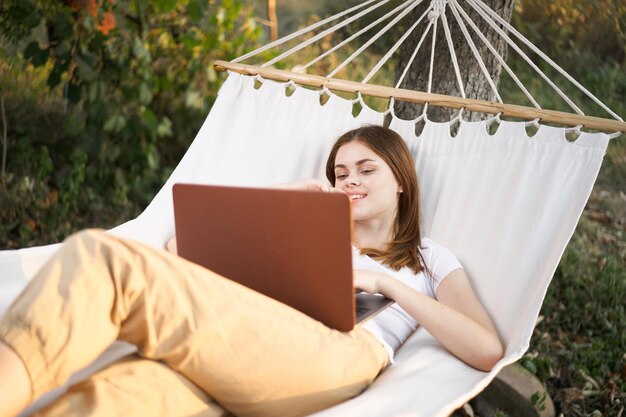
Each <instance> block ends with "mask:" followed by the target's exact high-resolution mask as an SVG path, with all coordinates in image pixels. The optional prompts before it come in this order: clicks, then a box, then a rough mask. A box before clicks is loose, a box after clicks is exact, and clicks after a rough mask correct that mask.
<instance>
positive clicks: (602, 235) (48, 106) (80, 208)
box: [0, 0, 626, 416]
mask: <svg viewBox="0 0 626 417" xmlns="http://www.w3.org/2000/svg"><path fill="white" fill-rule="evenodd" d="M268 3H269V2H268V1H265V0H222V1H216V0H210V1H207V0H154V1H150V2H148V1H147V0H125V1H122V0H117V1H115V0H97V1H96V0H66V1H63V2H58V1H54V0H38V1H35V0H19V1H18V0H5V1H3V2H2V3H0V123H1V124H0V125H1V126H2V130H1V131H0V134H1V137H0V139H1V143H0V146H1V149H2V159H1V167H0V169H1V171H0V175H1V177H0V219H1V222H0V249H11V248H19V247H27V246H32V245H38V244H46V243H52V242H58V241H60V240H62V239H63V238H65V237H66V236H67V235H68V234H70V233H71V232H73V231H76V230H79V229H81V228H85V227H93V226H97V227H103V228H109V227H112V226H114V225H117V224H120V223H122V222H124V221H126V220H129V219H131V218H133V217H135V216H136V215H138V214H139V213H140V212H141V210H143V208H144V207H145V206H146V205H147V203H148V202H149V201H150V199H151V198H152V197H153V196H154V194H155V193H156V191H157V190H158V189H159V188H160V186H161V185H162V184H163V182H164V181H165V180H166V179H167V177H168V176H169V174H170V173H171V171H172V170H173V168H174V167H175V165H176V164H177V162H178V161H179V160H180V158H181V157H182V155H183V154H184V152H185V150H186V149H187V147H188V146H189V144H190V143H191V141H192V140H193V138H194V137H195V135H196V133H197V131H198V130H199V128H200V126H201V124H202V122H203V121H204V118H205V117H206V115H207V114H208V112H209V110H210V108H211V105H212V104H213V101H214V100H215V96H216V94H217V90H218V89H219V86H220V84H221V82H222V81H223V80H224V75H223V74H217V73H215V71H214V70H213V69H212V66H211V63H212V61H213V60H215V59H224V60H230V59H232V58H234V57H237V56H239V55H242V54H243V53H245V52H247V51H249V50H251V49H253V48H255V47H257V46H259V45H260V44H263V43H266V42H268V40H269V37H270V31H269V28H268V27H269V23H270V22H269V21H270V20H271V14H268ZM357 3H358V2H357V1H356V0H351V1H348V0H343V1H338V0H335V1H330V0H328V1H319V2H301V1H296V0H277V1H276V15H277V17H278V19H277V29H278V33H279V34H280V35H285V34H287V33H289V32H291V31H293V30H295V29H297V28H299V27H302V26H304V25H306V24H309V23H312V22H314V21H316V20H319V19H321V18H322V17H324V16H327V15H329V14H330V13H334V12H337V11H339V10H343V9H345V8H346V7H348V6H350V5H354V4H357ZM513 24H514V26H515V27H517V28H518V29H519V30H520V31H521V32H522V33H523V34H524V35H525V36H527V37H528V38H529V39H530V40H531V41H533V42H534V43H535V44H537V45H539V46H540V48H541V49H542V50H543V51H544V52H546V53H547V54H548V55H549V56H551V57H553V58H554V59H555V60H556V61H557V62H558V63H559V64H560V65H561V66H562V67H563V68H565V69H566V70H567V71H568V72H569V73H570V74H571V75H572V76H574V78H576V79H577V80H579V81H580V82H581V83H582V84H583V85H584V86H586V87H587V88H588V89H589V90H591V91H592V92H593V93H594V94H596V95H597V96H598V97H599V98H601V99H602V100H603V101H605V103H607V104H608V106H609V107H611V108H612V109H613V110H614V111H615V112H617V114H619V115H621V116H623V115H624V114H626V112H625V111H624V110H625V104H624V97H625V93H626V59H625V58H626V32H625V27H626V4H624V2H623V1H617V0H608V1H604V2H587V1H583V0H553V1H550V0H517V2H516V8H515V13H514V16H513ZM349 30H352V29H348V31H349ZM340 35H341V34H339V36H340ZM326 41H327V42H328V40H326ZM381 42H382V44H381V46H380V47H379V50H376V49H374V50H373V52H371V54H372V55H371V56H369V57H366V61H365V62H366V63H365V64H361V65H362V66H357V67H356V68H352V69H351V71H352V72H351V74H352V75H353V76H355V79H358V78H359V77H358V75H356V74H359V75H360V74H363V75H364V74H366V73H367V71H368V69H369V67H367V63H368V62H374V59H375V58H376V57H377V54H380V53H384V51H385V50H386V48H387V47H388V42H389V41H388V40H385V39H383V40H382V41H381ZM381 51H382V52H381ZM508 62H509V64H510V65H511V66H512V67H513V68H514V69H516V72H517V73H518V74H519V75H520V77H521V78H522V80H523V82H524V84H525V85H526V86H527V87H528V88H529V89H530V90H531V92H532V93H533V95H535V96H536V97H537V98H538V101H539V102H540V103H542V105H544V107H547V108H554V109H564V107H563V106H564V105H563V103H562V102H561V101H560V100H556V99H555V97H556V95H555V94H553V93H552V94H551V93H550V92H549V91H548V90H547V89H545V88H543V86H542V85H541V84H540V83H537V81H536V76H534V75H533V74H531V73H530V72H529V71H528V69H527V68H526V66H524V65H523V64H522V62H521V60H520V59H519V58H517V57H515V56H513V55H510V57H509V59H508ZM282 65H283V66H288V65H289V63H288V62H287V63H285V64H282ZM325 69H326V68H324V67H321V68H317V70H319V71H322V73H323V71H324V70H325ZM542 69H544V70H546V72H548V74H549V75H550V76H551V77H554V78H555V79H556V78H558V77H559V76H558V75H557V74H554V73H553V72H551V71H550V69H548V68H542ZM392 80H393V65H391V64H390V65H389V66H388V67H387V68H385V69H384V70H383V71H382V72H381V74H380V75H379V78H377V79H376V80H375V81H376V82H378V83H383V84H386V85H390V84H392V82H393V81H392ZM500 91H501V92H502V93H503V99H504V100H505V101H509V102H513V103H521V104H525V103H524V99H523V98H522V97H521V96H519V93H517V89H516V88H514V87H513V83H512V81H511V80H510V79H507V78H506V77H503V79H502V87H501V89H500ZM567 93H568V94H569V95H570V96H571V97H573V98H574V99H576V100H578V101H579V102H583V103H584V104H585V105H586V104H588V100H586V99H585V98H584V97H581V95H580V93H578V92H576V91H574V90H568V91H567ZM372 105H373V106H376V105H377V104H376V103H374V104H372ZM599 115H601V116H605V115H604V114H599ZM625 174H626V142H625V141H624V139H623V138H618V139H616V140H613V141H612V143H611V146H610V148H609V151H608V153H607V155H606V158H605V162H604V165H603V168H602V170H601V172H600V176H599V178H598V181H597V184H596V187H595V188H594V191H593V194H592V197H591V199H590V201H589V204H588V206H587V208H586V210H585V213H584V215H583V217H582V218H581V221H580V223H579V226H578V228H577V230H576V233H575V235H574V237H573V239H572V241H571V243H570V244H569V246H568V248H567V250H566V252H565V254H564V256H563V259H562V262H561V264H560V265H559V268H558V270H557V273H556V275H555V277H554V279H553V282H552V284H551V286H550V289H549V291H548V294H547V296H546V301H545V304H544V308H543V309H542V311H541V315H540V318H539V321H538V325H537V327H536V329H535V333H534V337H533V339H532V341H531V346H530V349H529V351H528V353H527V355H525V357H524V358H523V360H522V363H523V364H524V366H525V367H526V368H528V369H529V370H531V371H532V372H534V373H535V374H536V375H537V376H538V377H539V378H540V379H541V380H542V381H544V382H545V383H546V385H547V387H548V390H549V392H550V394H551V395H552V397H553V398H554V399H555V402H556V405H557V412H558V413H563V415H566V416H583V415H598V416H599V415H603V416H621V415H622V413H623V410H624V404H625V402H626V395H625V394H624V392H625V386H626V332H625V331H624V329H625V328H626V326H625V324H626V320H625V317H626V314H625V312H624V300H626V268H625V263H626V242H625V239H624V231H625V229H626V187H625V184H626V175H625Z"/></svg>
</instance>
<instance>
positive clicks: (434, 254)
mask: <svg viewBox="0 0 626 417" xmlns="http://www.w3.org/2000/svg"><path fill="white" fill-rule="evenodd" d="M420 250H421V251H422V256H423V257H424V261H425V262H426V266H427V267H428V270H429V271H430V272H431V273H432V274H433V275H434V278H435V280H439V279H443V278H444V277H445V276H446V275H448V274H449V273H450V272H452V271H453V270H455V269H458V268H462V267H463V266H462V265H461V262H460V261H459V259H458V258H457V256H456V255H455V254H454V253H453V252H452V251H451V250H450V249H448V248H447V247H446V246H444V245H442V244H440V243H438V242H435V241H434V240H432V239H431V238H430V237H423V238H422V239H421V242H420Z"/></svg>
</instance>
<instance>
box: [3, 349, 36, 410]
mask: <svg viewBox="0 0 626 417" xmlns="http://www.w3.org/2000/svg"><path fill="white" fill-rule="evenodd" d="M30 400H31V384H30V378H29V376H28V373H27V372H26V368H25V367H24V363H23V362H22V360H21V359H20V357H19V356H18V355H17V353H15V352H14V351H13V350H12V349H11V348H9V347H8V346H7V345H5V344H4V343H2V342H0V404H1V405H0V415H2V416H11V417H12V416H16V415H17V414H18V413H19V412H20V411H21V410H22V409H23V408H24V407H26V406H27V405H28V403H29V402H30Z"/></svg>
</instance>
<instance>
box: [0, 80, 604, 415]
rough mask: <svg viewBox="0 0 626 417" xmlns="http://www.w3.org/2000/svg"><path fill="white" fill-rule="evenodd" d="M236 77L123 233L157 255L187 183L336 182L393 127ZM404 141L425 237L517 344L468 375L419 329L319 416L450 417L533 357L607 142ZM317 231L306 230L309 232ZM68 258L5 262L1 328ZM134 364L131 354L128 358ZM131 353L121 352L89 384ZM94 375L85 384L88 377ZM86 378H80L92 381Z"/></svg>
mask: <svg viewBox="0 0 626 417" xmlns="http://www.w3.org/2000/svg"><path fill="white" fill-rule="evenodd" d="M285 91H286V88H285V84H282V83H277V82H273V81H268V80H265V81H264V82H263V84H262V86H261V87H260V88H259V89H256V88H255V78H254V77H249V76H243V75H239V74H234V73H231V74H230V75H229V77H228V79H227V81H226V83H225V84H224V85H223V87H222V89H221V90H220V93H219V96H218V99H217V101H216V103H215V105H214V107H213V109H212V111H211V113H210V114H209V116H208V117H207V119H206V121H205V123H204V125H203V126H202V129H201V130H200V132H199V133H198V135H197V137H196V139H195V141H194V142H193V143H192V145H191V146H190V148H189V150H188V152H187V153H186V154H185V156H184V158H183V159H182V160H181V162H180V164H179V165H178V167H177V168H176V169H175V171H174V172H173V173H172V175H171V177H170V178H169V180H168V181H167V183H166V184H165V185H164V186H163V188H162V189H161V190H160V191H159V193H158V194H157V195H156V196H155V198H154V199H153V201H152V202H151V203H150V205H149V206H148V207H147V208H146V210H145V211H144V212H143V213H142V214H141V215H140V216H139V217H137V218H136V219H134V220H132V221H130V222H128V223H125V224H123V225H120V226H118V227H116V228H114V229H112V230H111V233H113V234H116V235H120V236H125V237H128V238H132V239H135V240H138V241H141V242H144V243H147V244H149V245H152V246H155V247H163V245H164V243H165V242H166V240H167V239H168V238H169V237H170V236H172V235H173V234H174V222H173V208H172V196H171V187H172V184H174V183H175V182H192V183H213V184H225V185H245V186H267V185H270V184H272V183H276V182H283V181H288V180H293V179H298V178H306V177H317V178H321V179H322V178H323V172H324V169H323V166H324V162H325V158H326V154H327V152H328V151H329V149H330V146H331V145H332V143H333V142H334V140H335V139H336V138H337V137H338V136H339V135H340V134H341V133H343V132H345V131H347V130H349V129H351V128H355V127H358V126H360V125H362V124H364V123H378V124H380V123H382V121H383V117H384V114H382V113H379V112H376V111H374V110H372V109H370V108H367V107H364V108H363V109H362V111H361V113H360V114H359V115H358V117H356V118H355V117H353V116H352V102H351V101H349V100H345V99H343V98H340V97H338V96H336V95H334V94H331V96H330V99H329V100H328V101H327V103H326V104H325V105H323V106H322V105H320V102H319V98H320V94H319V92H318V91H314V90H308V89H305V88H303V87H296V89H295V91H294V93H293V94H292V95H291V96H289V97H288V96H287V95H286V94H285ZM391 127H392V128H393V129H395V130H396V131H397V132H399V133H400V134H401V135H402V136H403V137H404V138H405V140H406V141H407V143H408V144H409V147H410V149H411V150H412V152H413V154H414V157H415V161H416V165H417V170H418V176H419V179H420V185H421V192H422V196H421V198H422V202H423V205H422V207H423V209H422V210H423V230H424V233H425V235H427V236H430V237H431V238H432V239H434V240H435V241H437V242H439V243H441V244H443V245H445V246H447V247H449V248H450V249H451V250H452V251H453V252H455V253H456V254H457V256H458V257H459V259H460V260H461V262H462V263H463V264H464V266H465V268H466V270H467V272H468V275H469V276H470V279H471V281H472V283H473V286H474V288H475V290H476V292H477V293H478V295H479V298H480V299H481V300H482V302H483V303H484V304H485V306H486V308H487V310H488V311H489V313H490V314H491V317H492V318H493V319H494V321H495V323H496V326H497V328H498V331H499V332H500V335H501V336H502V338H503V340H504V341H505V343H506V355H505V357H504V358H503V359H502V360H501V361H500V362H499V363H498V365H497V366H496V367H495V369H493V370H492V371H491V372H490V373H484V372H479V371H477V370H475V369H473V368H470V367H468V366H467V365H465V364H463V363H462V362H460V361H459V360H457V359H455V358H454V357H453V356H452V355H450V354H449V353H447V352H446V351H445V350H444V349H443V348H442V347H441V346H440V345H439V344H438V343H437V342H436V341H435V339H433V338H432V337H431V336H430V335H429V334H428V333H427V332H426V331H425V330H423V329H419V330H418V331H417V332H416V333H415V334H414V335H412V336H411V337H410V339H409V340H408V341H407V342H406V344H405V345H404V346H403V347H402V348H401V349H400V350H399V351H398V353H397V356H396V363H395V364H394V365H393V366H391V367H389V368H388V369H387V370H386V371H385V372H384V373H383V374H382V375H381V376H380V377H379V378H378V379H377V380H376V381H375V383H374V384H373V385H372V386H371V387H370V388H369V389H368V390H367V391H366V392H364V393H363V394H362V395H360V396H359V397H357V398H355V399H352V400H350V401H347V402H345V403H343V404H340V405H338V406H335V407H333V408H330V409H327V410H324V411H322V412H320V413H317V414H316V416H346V415H354V416H377V417H378V416H403V417H404V416H447V415H449V414H450V413H451V412H452V411H453V410H455V409H456V408H458V407H460V406H462V405H463V404H464V403H465V402H467V401H468V400H470V399H471V398H472V397H474V396H475V395H476V394H478V393H479V392H480V391H481V390H482V389H483V388H485V387H486V386H487V385H488V383H489V382H490V381H491V380H492V379H493V378H494V377H495V375H496V374H497V373H498V371H499V370H500V369H501V368H502V367H503V366H505V365H507V364H510V363H512V362H514V361H516V360H517V359H519V358H520V357H521V356H522V354H523V353H524V352H525V351H526V349H527V348H528V344H529V340H530V337H531V334H532V331H533V327H534V324H535V320H536V318H537V316H538V313H539V310H540V307H541V304H542V301H543V298H544V295H545V292H546V289H547V286H548V283H549V282H550V279H551V277H552V275H553V273H554V271H555V269H556V267H557V264H558V262H559V260H560V257H561V255H562V253H563V251H564V249H565V246H566V244H567V242H568V241H569V239H570V237H571V235H572V233H573V232H574V228H575V227H576V224H577V222H578V219H579V217H580V215H581V213H582V210H583V208H584V206H585V203H586V201H587V199H588V197H589V194H590V192H591V189H592V187H593V184H594V182H595V179H596V176H597V173H598V171H599V169H600V165H601V162H602V158H603V156H604V153H605V150H606V147H607V144H608V142H609V137H608V135H606V134H604V133H594V134H590V133H584V132H583V133H582V134H581V135H580V137H579V138H578V139H577V140H576V141H575V142H568V141H567V140H566V139H565V133H564V132H565V130H564V129H563V128H553V127H547V126H541V127H540V129H539V131H538V132H537V134H536V135H535V136H534V137H532V138H529V137H528V136H527V134H526V130H525V125H524V123H521V122H520V123H518V122H501V123H500V126H499V128H498V130H497V132H496V133H495V134H494V135H493V136H490V135H489V134H488V133H487V130H488V129H487V124H486V122H464V121H462V122H460V130H459V133H458V135H457V136H456V137H455V138H451V137H450V133H449V132H450V123H433V122H428V121H427V122H426V125H425V128H424V130H423V132H422V134H421V136H420V137H415V134H414V130H415V126H414V123H412V122H408V121H403V120H400V119H397V118H395V117H393V121H392V123H391ZM303 221H306V219H303ZM57 247H58V246H57V245H49V246H43V247H37V248H30V249H21V250H17V251H2V252H0V314H2V311H4V310H5V309H6V308H7V307H8V304H9V302H10V301H11V299H13V298H14V297H15V295H16V294H17V292H18V291H19V290H20V289H21V288H23V287H24V286H25V285H26V283H27V282H28V280H29V279H31V278H32V276H33V275H34V274H35V273H36V271H37V270H38V269H39V267H40V266H41V265H42V264H43V263H44V262H45V260H46V259H47V258H48V257H49V256H50V255H52V254H53V253H54V251H55V250H56V249H57ZM120 352H121V353H120ZM127 352H128V349H127V348H126V347H121V348H119V349H118V351H117V352H115V351H109V352H108V356H109V358H104V359H100V360H98V361H97V362H96V364H95V365H94V366H93V367H92V369H91V370H90V371H92V370H93V369H95V368H97V367H101V366H103V365H104V364H106V362H107V361H110V360H111V359H112V358H114V357H116V356H118V357H119V355H121V354H125V353H127ZM83 374H84V373H83ZM81 375H82V374H80V375H79V376H77V378H80V377H81Z"/></svg>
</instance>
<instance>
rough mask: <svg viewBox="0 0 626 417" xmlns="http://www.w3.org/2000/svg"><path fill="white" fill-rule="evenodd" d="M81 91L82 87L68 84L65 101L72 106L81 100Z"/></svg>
mask: <svg viewBox="0 0 626 417" xmlns="http://www.w3.org/2000/svg"><path fill="white" fill-rule="evenodd" d="M82 90H83V89H82V85H80V84H75V83H74V82H70V83H68V86H67V99H68V100H69V101H70V102H71V103H73V104H76V103H78V102H79V101H80V99H81V98H82Z"/></svg>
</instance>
